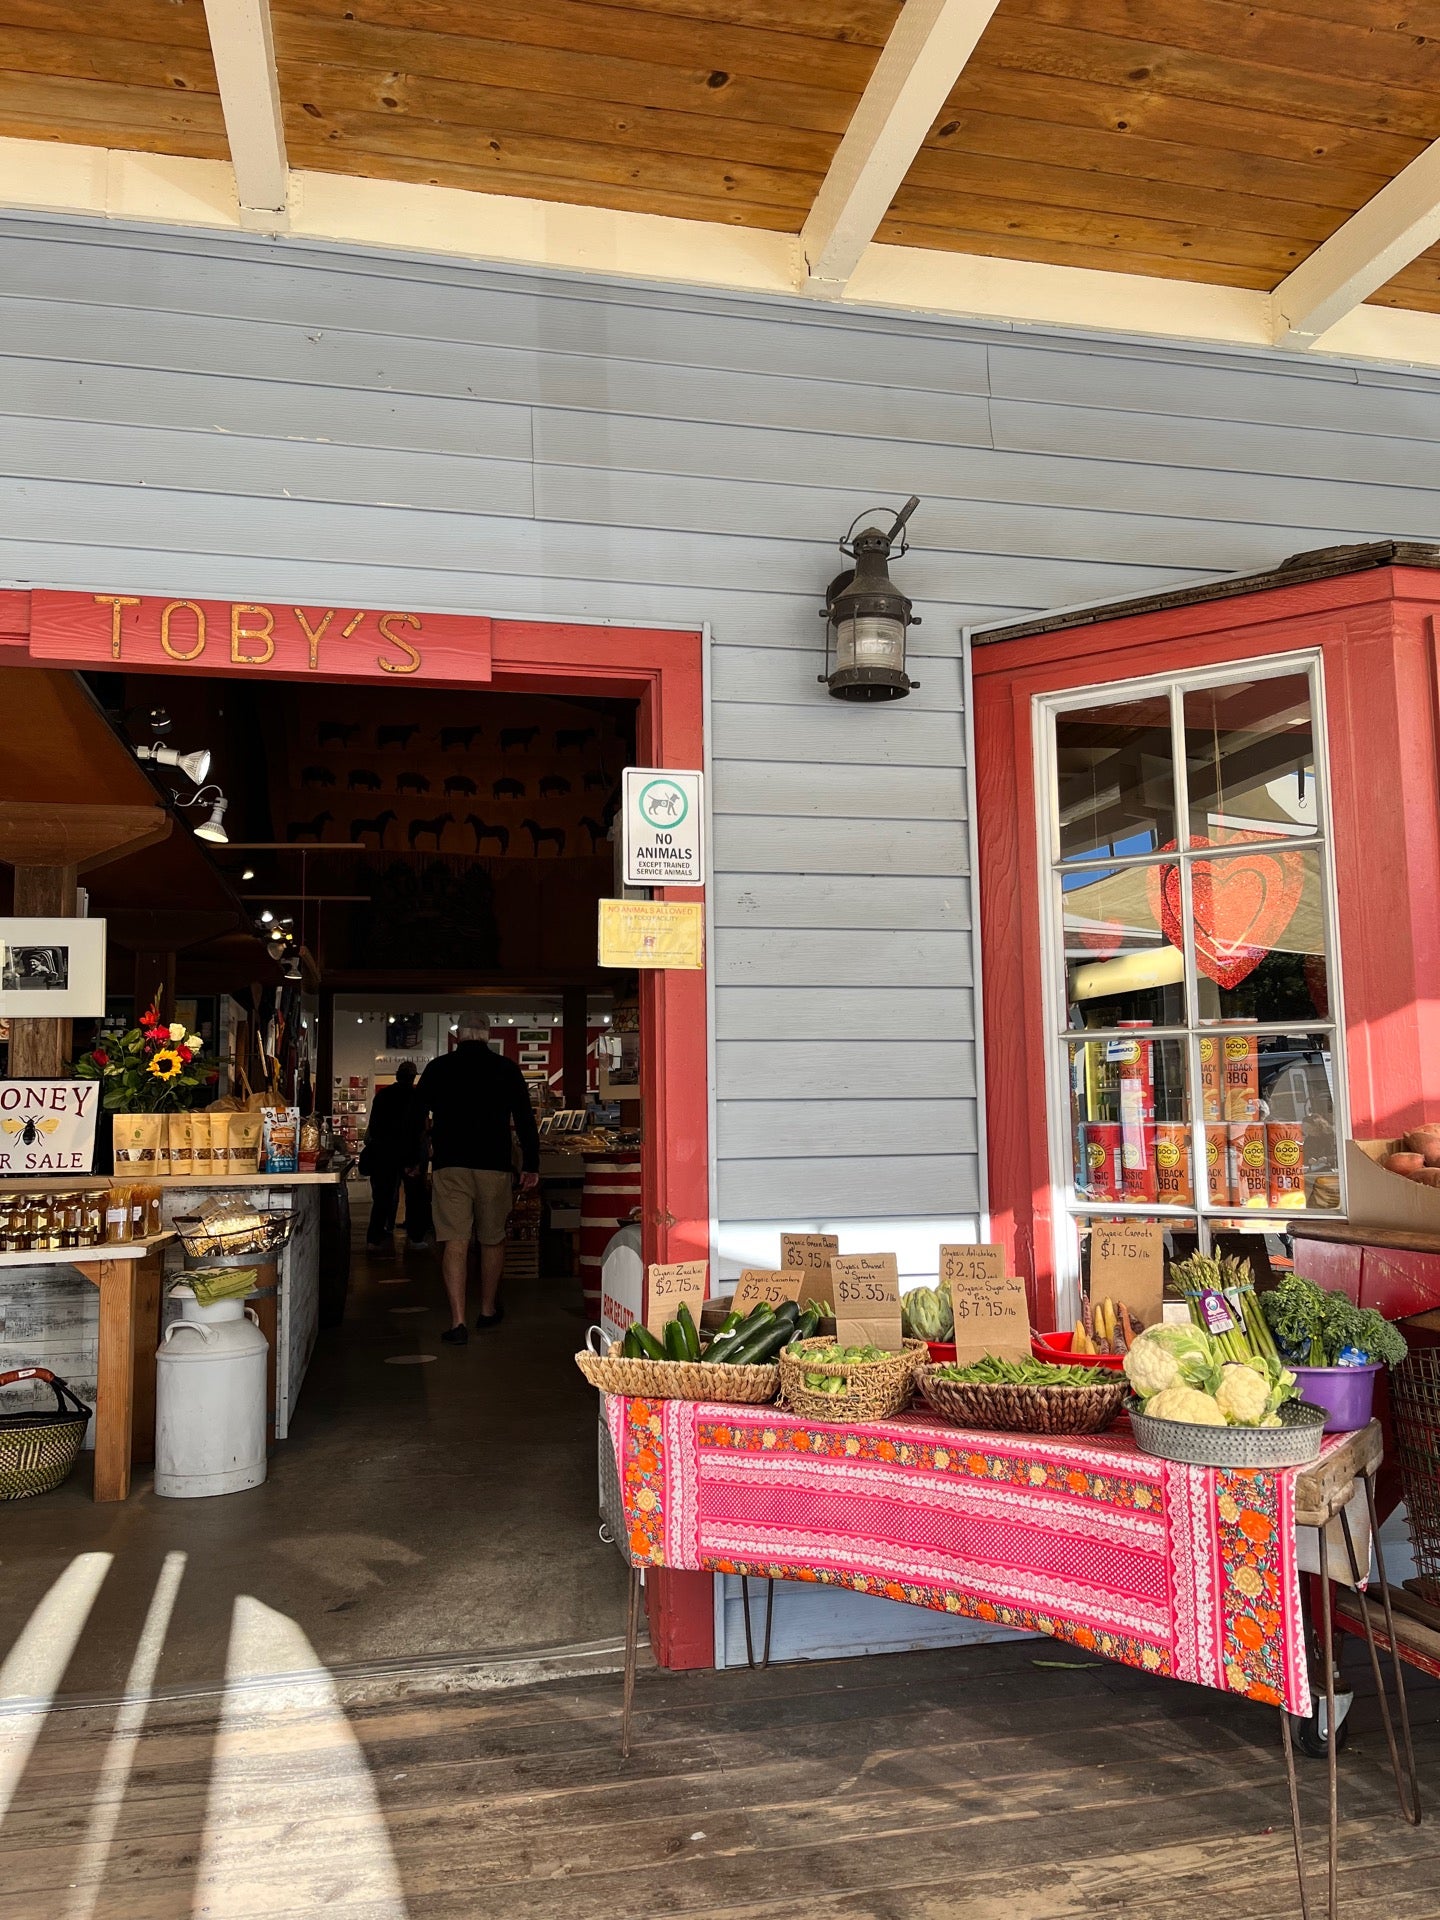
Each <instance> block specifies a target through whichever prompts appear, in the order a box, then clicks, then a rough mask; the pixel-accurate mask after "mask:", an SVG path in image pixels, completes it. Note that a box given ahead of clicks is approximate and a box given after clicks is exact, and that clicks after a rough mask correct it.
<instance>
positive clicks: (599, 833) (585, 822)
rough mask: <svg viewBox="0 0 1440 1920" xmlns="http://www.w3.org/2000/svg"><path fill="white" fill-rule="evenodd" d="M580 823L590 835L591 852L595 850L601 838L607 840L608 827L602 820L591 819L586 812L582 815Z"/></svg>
mask: <svg viewBox="0 0 1440 1920" xmlns="http://www.w3.org/2000/svg"><path fill="white" fill-rule="evenodd" d="M580 824H581V826H582V827H584V829H585V831H586V832H587V833H588V834H589V836H590V851H591V852H592V853H594V852H595V850H596V848H597V847H598V846H599V845H600V842H601V841H602V840H608V839H609V838H610V829H609V828H608V827H607V826H606V825H605V823H604V821H602V820H592V819H591V817H590V815H589V814H588V813H587V814H585V815H583V816H582V818H581V821H580Z"/></svg>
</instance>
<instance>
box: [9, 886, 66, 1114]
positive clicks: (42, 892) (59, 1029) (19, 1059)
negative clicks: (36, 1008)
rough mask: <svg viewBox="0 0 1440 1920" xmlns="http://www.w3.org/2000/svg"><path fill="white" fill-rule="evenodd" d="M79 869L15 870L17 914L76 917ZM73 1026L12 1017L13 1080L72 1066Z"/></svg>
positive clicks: (48, 1075)
mask: <svg viewBox="0 0 1440 1920" xmlns="http://www.w3.org/2000/svg"><path fill="white" fill-rule="evenodd" d="M76 879H77V876H76V870H75V868H74V867H73V866H65V867H22V866H17V867H16V869H15V915H16V918H17V919H25V918H28V917H30V916H32V915H33V916H34V917H35V918H37V919H45V920H73V919H74V918H75V887H76ZM70 1047H71V1027H70V1022H69V1021H68V1020H12V1021H11V1023H10V1077H11V1079H12V1080H24V1079H33V1080H56V1079H59V1078H61V1077H62V1076H63V1075H64V1074H66V1073H68V1071H69V1068H70Z"/></svg>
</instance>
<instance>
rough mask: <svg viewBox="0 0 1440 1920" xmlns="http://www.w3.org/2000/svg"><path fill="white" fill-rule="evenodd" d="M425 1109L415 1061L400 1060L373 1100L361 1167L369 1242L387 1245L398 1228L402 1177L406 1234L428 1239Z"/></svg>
mask: <svg viewBox="0 0 1440 1920" xmlns="http://www.w3.org/2000/svg"><path fill="white" fill-rule="evenodd" d="M425 1154H426V1147H425V1109H424V1108H423V1107H422V1106H421V1105H420V1104H419V1102H418V1101H417V1099H416V1097H415V1062H414V1061H413V1060H402V1061H401V1062H400V1064H399V1066H398V1067H396V1069H395V1078H394V1080H393V1082H392V1083H391V1084H390V1085H389V1086H388V1087H381V1088H379V1089H378V1091H377V1092H376V1095H375V1098H374V1100H372V1101H371V1103H370V1125H369V1126H368V1128H367V1129H366V1131H365V1149H364V1152H363V1153H362V1154H361V1155H360V1171H361V1172H362V1173H363V1174H365V1175H366V1176H367V1177H368V1178H369V1181H370V1196H371V1204H370V1231H369V1233H368V1234H367V1235H366V1244H367V1245H369V1246H372V1247H383V1246H385V1245H386V1244H387V1243H388V1241H389V1239H390V1236H391V1234H392V1233H393V1232H394V1230H395V1209H396V1202H397V1201H398V1200H399V1197H400V1182H401V1180H402V1179H403V1180H404V1182H405V1237H406V1239H407V1240H408V1241H409V1243H410V1245H411V1246H412V1247H417V1246H420V1247H423V1246H428V1245H429V1243H430V1196H429V1193H428V1192H427V1190H426V1186H425Z"/></svg>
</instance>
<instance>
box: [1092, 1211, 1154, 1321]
mask: <svg viewBox="0 0 1440 1920" xmlns="http://www.w3.org/2000/svg"><path fill="white" fill-rule="evenodd" d="M1164 1295H1165V1230H1164V1228H1163V1227H1161V1226H1160V1225H1159V1224H1158V1223H1157V1222H1156V1221H1154V1220H1108V1221H1107V1220H1097V1221H1096V1222H1095V1224H1094V1226H1092V1227H1091V1229H1090V1298H1091V1300H1092V1301H1096V1300H1114V1301H1116V1302H1119V1301H1123V1302H1124V1303H1125V1305H1126V1306H1127V1307H1128V1308H1129V1309H1130V1313H1131V1317H1132V1318H1134V1316H1136V1315H1137V1314H1138V1315H1139V1318H1140V1320H1141V1321H1143V1323H1144V1324H1145V1325H1146V1326H1147V1327H1153V1326H1154V1325H1155V1323H1156V1321H1157V1320H1159V1319H1160V1318H1161V1316H1162V1311H1163V1309H1162V1301H1163V1299H1164Z"/></svg>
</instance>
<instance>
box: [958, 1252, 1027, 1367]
mask: <svg viewBox="0 0 1440 1920" xmlns="http://www.w3.org/2000/svg"><path fill="white" fill-rule="evenodd" d="M1005 1265H1006V1262H1005V1251H1004V1249H1003V1248H1002V1247H994V1246H979V1247H968V1246H960V1247H941V1249H940V1284H941V1286H942V1287H948V1288H949V1289H950V1304H951V1306H952V1307H953V1308H954V1310H955V1359H956V1361H957V1363H958V1364H959V1365H960V1366H962V1367H963V1366H965V1365H967V1364H968V1363H969V1362H970V1361H972V1360H979V1359H981V1358H982V1357H983V1356H984V1355H985V1354H987V1353H993V1354H994V1355H995V1357H996V1358H997V1359H999V1360H1024V1359H1028V1358H1029V1354H1030V1306H1029V1302H1028V1301H1027V1299H1026V1297H1025V1282H1024V1281H1023V1280H1021V1279H1019V1278H1018V1277H1017V1276H1016V1275H1014V1274H1007V1273H1006V1271H1005Z"/></svg>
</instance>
